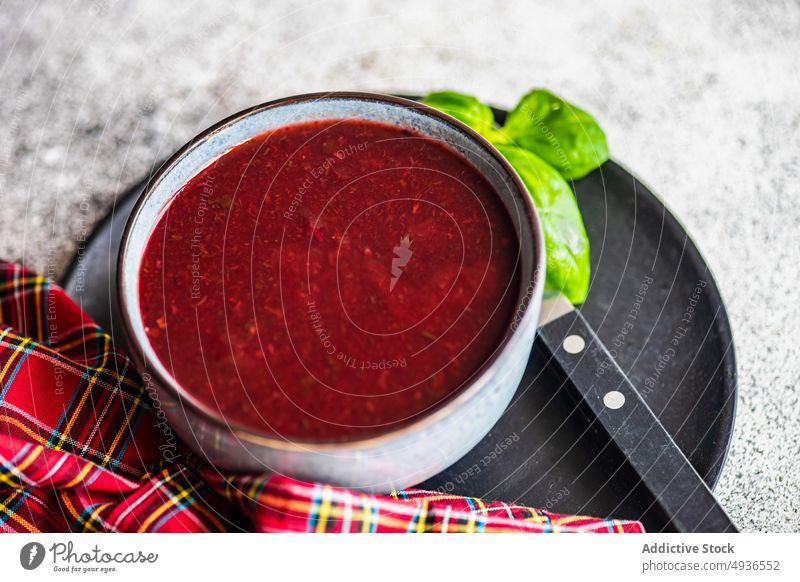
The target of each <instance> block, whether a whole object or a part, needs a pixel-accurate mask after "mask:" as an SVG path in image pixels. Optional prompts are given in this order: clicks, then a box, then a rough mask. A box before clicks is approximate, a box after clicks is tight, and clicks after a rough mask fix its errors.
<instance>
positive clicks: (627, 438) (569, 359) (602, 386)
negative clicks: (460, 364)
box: [539, 310, 737, 532]
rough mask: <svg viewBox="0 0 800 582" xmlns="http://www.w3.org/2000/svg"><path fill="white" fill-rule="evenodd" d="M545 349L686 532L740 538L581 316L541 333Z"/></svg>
mask: <svg viewBox="0 0 800 582" xmlns="http://www.w3.org/2000/svg"><path fill="white" fill-rule="evenodd" d="M539 338H540V344H541V345H543V346H544V347H545V348H546V350H547V352H549V354H550V355H551V356H552V357H553V359H554V360H555V361H556V362H557V363H558V365H559V367H560V368H561V370H562V372H563V373H564V374H565V375H566V377H567V378H568V380H567V382H566V385H567V386H568V387H569V388H570V389H571V390H573V396H574V397H575V398H576V399H577V401H578V402H580V403H583V404H585V409H586V412H587V413H588V416H589V418H590V420H592V421H593V422H598V423H599V424H600V425H601V426H602V427H603V429H604V430H605V432H606V433H608V435H609V436H610V437H611V439H612V440H613V442H614V443H615V444H616V446H617V447H618V448H619V450H620V451H621V452H622V454H623V455H625V457H626V459H627V461H628V463H630V465H631V466H632V467H633V469H634V470H635V471H636V474H637V475H638V477H639V479H640V480H641V481H642V484H643V485H644V486H645V487H646V488H647V489H648V490H649V491H650V493H651V494H652V495H653V498H654V499H655V500H656V501H655V502H656V503H657V504H658V505H659V506H660V507H661V509H662V510H663V511H664V512H665V514H666V515H667V517H668V518H669V520H670V521H671V523H672V526H673V527H674V528H675V529H677V530H678V531H680V532H736V531H737V530H736V526H735V525H734V524H733V522H732V521H731V519H730V518H729V517H728V515H727V514H726V513H725V510H724V509H723V508H722V507H721V506H720V505H719V503H718V502H717V500H716V498H715V497H714V494H713V493H712V492H711V490H710V489H709V488H708V486H707V485H706V483H705V481H703V479H702V477H700V475H699V474H698V473H697V471H695V469H694V467H692V465H691V463H690V462H689V460H688V459H687V458H686V456H685V455H684V454H683V452H682V451H681V450H680V448H679V447H678V445H677V444H676V443H675V441H674V440H673V439H672V437H671V436H670V435H669V433H668V432H667V431H666V430H665V429H664V427H663V425H662V424H661V422H660V421H659V420H658V418H657V417H656V415H655V414H653V412H652V411H651V410H650V407H649V406H647V404H646V403H645V401H644V399H642V397H641V395H640V394H639V392H638V390H636V388H635V387H634V386H633V384H631V381H630V380H629V379H628V377H627V376H626V375H625V373H624V372H623V371H622V370H621V369H620V367H619V365H618V364H617V363H616V361H614V358H612V357H611V355H610V354H609V352H608V350H607V349H606V347H605V346H604V345H603V343H602V342H601V341H600V339H599V338H598V337H597V335H596V334H595V333H594V331H593V330H592V328H591V326H590V325H589V324H588V322H587V321H586V320H585V319H584V317H583V316H582V315H581V314H580V313H579V312H578V311H575V310H573V311H570V312H569V313H567V314H566V315H562V316H561V317H559V318H557V319H555V320H553V321H551V322H550V323H548V324H546V325H544V326H543V327H541V328H540V329H539Z"/></svg>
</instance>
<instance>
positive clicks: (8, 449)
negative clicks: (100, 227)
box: [0, 262, 643, 532]
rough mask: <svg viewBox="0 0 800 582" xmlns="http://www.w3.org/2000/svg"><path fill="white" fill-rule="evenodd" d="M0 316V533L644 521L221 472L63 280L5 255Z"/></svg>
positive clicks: (567, 528)
mask: <svg viewBox="0 0 800 582" xmlns="http://www.w3.org/2000/svg"><path fill="white" fill-rule="evenodd" d="M0 322H2V323H0V530H2V531H21V532H37V531H124V532H134V531H139V532H155V531H180V532H186V531H191V532H194V531H200V532H203V531H241V530H245V531H265V532H267V531H270V532H271V531H300V532H430V531H434V532H573V531H578V532H641V531H643V529H642V526H641V524H639V523H638V522H635V521H621V520H612V519H596V518H591V517H578V516H566V515H558V514H554V513H550V512H547V511H543V510H538V509H532V508H529V507H521V506H519V505H508V504H505V503H488V502H483V501H481V500H480V499H475V498H468V497H459V496H455V495H445V494H438V493H433V492H428V491H416V490H411V491H403V492H398V493H394V494H392V495H391V496H378V495H367V494H364V493H360V492H356V491H349V490H347V489H342V488H337V487H331V486H329V485H323V484H313V483H303V482H299V481H295V480H293V479H289V478H287V477H282V476H277V475H271V476H270V475H222V474H220V473H218V472H217V471H216V470H214V469H213V468H212V467H210V466H208V465H207V464H205V463H204V462H203V461H202V460H200V459H199V458H197V457H196V456H194V455H193V454H192V453H190V452H189V451H188V450H187V449H186V448H185V447H184V446H183V445H179V446H177V447H175V445H174V442H175V439H174V436H173V435H172V434H171V429H170V428H169V426H168V425H167V424H166V423H165V422H164V421H163V419H162V418H159V416H158V415H157V414H156V412H155V411H154V410H153V407H152V406H151V404H150V400H149V397H148V394H147V391H146V389H145V386H144V385H143V384H142V382H141V381H140V379H139V377H138V375H137V374H136V371H135V370H133V369H132V368H131V363H130V361H129V360H128V358H127V357H125V356H124V355H123V354H120V353H119V352H117V351H115V350H114V347H113V346H112V344H111V340H110V338H109V336H108V335H107V334H105V333H104V332H103V331H102V330H101V329H100V328H99V327H98V326H97V325H96V324H95V323H94V322H93V321H92V319H91V318H90V317H89V316H88V315H86V313H84V312H83V311H82V310H81V309H80V308H79V307H78V306H77V305H76V304H75V303H74V302H73V301H72V300H71V299H70V298H69V297H68V296H67V295H66V294H65V293H64V291H63V290H61V289H60V288H59V287H58V286H56V285H55V284H53V283H51V282H49V281H47V280H46V279H44V278H43V277H41V276H39V275H37V274H35V273H32V272H30V271H28V270H26V269H25V268H23V267H21V266H19V265H16V264H13V263H5V262H0ZM165 459H169V460H165Z"/></svg>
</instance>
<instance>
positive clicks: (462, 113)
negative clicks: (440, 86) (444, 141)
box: [422, 91, 508, 143]
mask: <svg viewBox="0 0 800 582" xmlns="http://www.w3.org/2000/svg"><path fill="white" fill-rule="evenodd" d="M422 102H423V103H424V104H425V105H428V106H430V107H433V108H434V109H438V110H439V111H443V112H444V113H447V114H448V115H451V116H452V117H455V118H456V119H458V120H459V121H461V122H462V123H465V124H467V125H468V126H470V127H471V128H472V129H474V130H475V131H477V132H478V133H480V134H481V135H482V136H483V137H485V138H487V139H488V140H490V141H492V142H493V143H495V142H499V143H502V142H504V141H508V140H506V139H505V138H504V137H503V136H502V135H501V134H500V133H499V132H498V130H497V128H496V127H495V124H494V114H493V113H492V108H491V107H489V106H488V105H486V104H485V103H481V101H479V100H478V98H477V97H473V96H472V95H464V94H463V93H456V92H455V91H438V92H435V93H429V94H428V95H427V96H425V97H423V98H422Z"/></svg>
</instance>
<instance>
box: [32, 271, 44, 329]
mask: <svg viewBox="0 0 800 582" xmlns="http://www.w3.org/2000/svg"><path fill="white" fill-rule="evenodd" d="M44 282H45V281H44V277H42V276H39V277H36V278H35V279H34V283H35V285H36V288H35V289H34V295H35V301H34V303H35V304H36V333H37V334H38V335H37V336H36V337H38V338H39V341H40V342H44V341H45V337H44V319H42V285H43V284H44Z"/></svg>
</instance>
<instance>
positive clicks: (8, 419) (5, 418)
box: [0, 414, 47, 445]
mask: <svg viewBox="0 0 800 582" xmlns="http://www.w3.org/2000/svg"><path fill="white" fill-rule="evenodd" d="M0 422H7V423H9V424H13V425H14V426H16V427H17V428H18V429H20V430H21V431H23V432H24V433H25V434H27V435H28V436H29V437H31V438H32V439H35V440H36V441H38V442H39V443H40V444H42V445H46V444H47V439H43V438H42V437H41V436H40V435H39V433H37V432H35V431H33V430H31V429H30V428H29V427H28V426H27V425H25V424H23V423H21V422H20V421H19V420H17V419H16V418H13V417H11V416H7V415H5V414H3V415H0Z"/></svg>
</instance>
